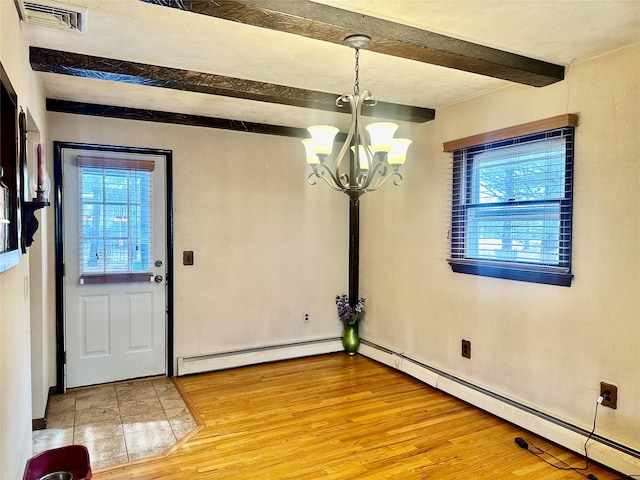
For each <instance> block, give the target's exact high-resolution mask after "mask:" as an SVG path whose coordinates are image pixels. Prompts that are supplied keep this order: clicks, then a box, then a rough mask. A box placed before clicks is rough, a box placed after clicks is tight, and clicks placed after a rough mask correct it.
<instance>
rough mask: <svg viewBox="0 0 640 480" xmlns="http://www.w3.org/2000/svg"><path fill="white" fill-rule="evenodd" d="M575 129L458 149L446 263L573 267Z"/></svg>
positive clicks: (453, 171) (566, 269) (563, 268)
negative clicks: (449, 256)
mask: <svg viewBox="0 0 640 480" xmlns="http://www.w3.org/2000/svg"><path fill="white" fill-rule="evenodd" d="M573 148H574V145H573V127H565V128H557V129H553V130H549V131H546V132H541V133H535V134H531V135H525V136H521V137H516V138H510V139H506V140H500V141H496V142H492V143H487V144H483V145H475V146H470V147H465V148H460V149H457V150H455V151H454V152H453V161H452V170H451V171H452V215H451V219H452V220H451V234H450V248H451V259H450V263H451V262H457V263H465V262H466V263H469V264H474V263H477V264H483V263H484V264H489V263H491V264H493V265H497V266H500V267H504V268H518V269H529V270H539V269H543V270H544V269H548V270H555V271H558V272H565V273H568V272H569V271H570V266H571V235H572V228H571V224H572V222H571V216H572V198H573Z"/></svg>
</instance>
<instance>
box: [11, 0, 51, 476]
mask: <svg viewBox="0 0 640 480" xmlns="http://www.w3.org/2000/svg"><path fill="white" fill-rule="evenodd" d="M0 61H2V65H3V67H4V69H5V71H6V72H7V74H8V76H9V79H10V81H11V84H12V86H13V88H14V89H15V90H16V93H17V96H18V103H19V105H20V106H21V107H22V108H23V109H24V111H25V112H27V111H28V112H29V113H30V114H31V115H32V116H33V119H34V122H35V123H37V124H38V125H40V126H41V133H42V135H43V137H44V138H46V130H45V129H44V127H45V125H44V116H45V112H44V98H43V95H42V91H41V88H40V85H39V83H38V82H37V80H36V79H35V76H34V75H33V74H32V73H31V69H30V67H29V65H28V48H27V44H26V41H25V39H24V35H23V32H22V28H21V25H20V23H19V20H18V16H17V12H16V9H15V6H14V4H13V2H9V1H0ZM42 215H44V220H45V221H44V222H43V223H44V224H45V225H43V227H42V228H41V232H43V231H44V232H45V233H44V235H45V237H46V236H47V235H48V231H47V226H46V216H47V213H44V214H40V215H39V217H40V218H41V219H42V218H43V216H42ZM29 263H30V259H29V255H22V256H21V261H20V263H19V264H18V265H17V266H16V267H13V268H11V269H10V270H7V271H5V272H3V273H0V478H2V479H5V478H6V479H14V478H16V479H17V478H22V473H23V470H24V466H25V462H26V460H27V458H29V456H30V455H31V418H32V410H31V407H32V396H31V344H30V343H31V342H30V327H34V326H35V327H36V328H39V329H40V330H41V331H43V330H44V329H45V328H46V325H49V324H51V322H52V321H53V319H52V317H50V316H49V315H50V312H52V311H53V307H52V305H51V304H50V303H49V302H48V300H47V298H48V297H49V294H48V293H45V294H44V295H43V296H40V295H38V298H35V299H31V298H30V297H29V292H30V285H29V283H30V271H31V274H33V273H34V272H35V273H36V274H37V276H38V278H42V277H43V276H44V277H46V271H47V266H46V265H45V266H43V265H42V263H40V261H39V259H37V260H36V261H34V262H32V265H31V266H30V265H29ZM43 273H44V275H43ZM37 281H38V283H39V287H38V289H36V290H38V291H39V290H40V289H42V288H44V290H43V291H44V292H48V290H47V289H48V288H49V287H48V286H47V285H46V284H45V285H44V287H43V286H42V284H41V282H40V280H37ZM31 300H33V301H34V302H35V304H36V305H37V306H38V309H40V308H41V309H42V310H41V311H38V312H37V313H38V318H39V323H38V324H37V325H31V324H30V303H31ZM40 336H41V337H42V335H40ZM36 359H37V362H38V363H39V364H40V373H41V374H44V375H46V374H48V371H45V370H47V368H46V367H45V366H44V365H43V363H45V362H46V360H45V359H44V353H42V352H41V353H39V354H38V353H36ZM44 383H45V385H43V386H42V388H40V389H39V390H40V392H43V391H46V390H48V384H47V382H46V380H45V381H44ZM39 400H40V403H41V404H43V401H44V399H43V398H40V399H39ZM43 413H44V411H43Z"/></svg>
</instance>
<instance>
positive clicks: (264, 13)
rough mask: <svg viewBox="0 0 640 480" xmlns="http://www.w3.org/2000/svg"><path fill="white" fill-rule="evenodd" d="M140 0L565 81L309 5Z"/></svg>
mask: <svg viewBox="0 0 640 480" xmlns="http://www.w3.org/2000/svg"><path fill="white" fill-rule="evenodd" d="M140 1H142V2H145V3H151V4H155V5H162V6H166V7H172V8H177V9H179V10H184V11H188V12H193V13H197V14H201V15H208V16H211V17H217V18H222V19H225V20H230V21H234V22H239V23H243V24H247V25H253V26H255V27H261V28H268V29H271V30H277V31H280V32H285V33H292V34H296V35H301V36H304V37H308V38H314V39H317V40H323V41H326V42H331V43H337V44H343V42H344V39H345V38H346V37H347V36H349V35H354V34H366V35H368V36H370V37H371V39H372V42H371V44H370V45H369V46H368V47H367V50H370V51H373V52H378V53H384V54H387V55H393V56H396V57H402V58H407V59H411V60H415V61H418V62H424V63H429V64H432V65H438V66H442V67H448V68H453V69H456V70H462V71H465V72H471V73H476V74H479V75H485V76H489V77H494V78H500V79H503V80H508V81H510V82H515V83H521V84H524V85H531V86H534V87H543V86H546V85H550V84H552V83H555V82H558V81H560V80H563V79H564V67H563V66H561V65H555V64H552V63H548V62H543V61H541V60H536V59H534V58H529V57H525V56H522V55H517V54H514V53H510V52H506V51H503V50H498V49H495V48H490V47H486V46H484V45H479V44H476V43H472V42H467V41H464V40H459V39H457V38H453V37H448V36H446V35H440V34H437V33H433V32H429V31H427V30H421V29H419V28H414V27H410V26H408V25H403V24H399V23H395V22H391V21H388V20H383V19H380V18H376V17H371V16H368V15H363V14H361V13H357V12H352V11H349V10H343V9H340V8H336V7H332V6H328V5H322V4H319V3H315V2H311V1H308V0H296V1H283V0H216V1H212V0H140Z"/></svg>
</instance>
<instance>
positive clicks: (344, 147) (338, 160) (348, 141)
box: [333, 93, 358, 190]
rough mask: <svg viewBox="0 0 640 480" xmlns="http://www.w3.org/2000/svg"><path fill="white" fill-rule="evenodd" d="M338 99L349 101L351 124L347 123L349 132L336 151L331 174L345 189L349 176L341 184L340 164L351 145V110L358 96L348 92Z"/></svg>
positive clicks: (353, 124)
mask: <svg viewBox="0 0 640 480" xmlns="http://www.w3.org/2000/svg"><path fill="white" fill-rule="evenodd" d="M339 100H341V102H342V103H349V104H350V106H351V124H350V125H349V133H348V134H347V138H346V139H345V141H344V143H343V144H342V148H341V149H340V153H338V156H337V157H336V166H335V175H333V176H334V177H335V178H337V179H339V181H338V182H337V184H338V185H340V187H341V188H342V189H343V190H346V189H347V188H348V187H349V186H350V185H349V181H350V179H349V176H348V175H347V176H346V182H345V183H344V184H343V183H342V182H341V181H340V180H341V179H342V178H343V177H344V175H340V165H341V164H342V160H343V159H344V157H345V156H346V154H347V152H348V151H349V146H350V145H351V140H352V139H353V134H354V132H355V130H356V125H357V124H356V118H357V116H356V115H354V114H353V110H354V109H356V108H357V104H358V96H357V95H356V96H355V97H354V96H353V95H350V94H348V93H346V94H344V95H342V97H340V98H339Z"/></svg>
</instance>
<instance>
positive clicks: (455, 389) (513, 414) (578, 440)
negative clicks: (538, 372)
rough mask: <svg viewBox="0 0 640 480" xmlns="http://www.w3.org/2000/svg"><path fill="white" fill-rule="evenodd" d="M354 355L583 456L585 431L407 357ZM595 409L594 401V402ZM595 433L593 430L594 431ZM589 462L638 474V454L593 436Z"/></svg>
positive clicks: (365, 349) (376, 349) (382, 352)
mask: <svg viewBox="0 0 640 480" xmlns="http://www.w3.org/2000/svg"><path fill="white" fill-rule="evenodd" d="M358 352H359V353H360V354H362V355H364V356H366V357H369V358H371V359H372V360H376V361H378V362H380V363H383V364H385V365H388V366H390V367H392V368H394V369H396V370H399V371H401V372H404V373H406V374H408V375H411V376H412V377H414V378H416V379H418V380H420V381H422V382H424V383H426V384H427V385H430V386H432V387H434V388H437V389H438V390H441V391H443V392H445V393H448V394H450V395H452V396H454V397H456V398H459V399H460V400H464V401H465V402H467V403H470V404H471V405H474V406H476V407H478V408H481V409H482V410H484V411H487V412H489V413H491V414H493V415H495V416H497V417H500V418H502V419H504V420H506V421H508V422H510V423H513V424H515V425H517V426H518V427H521V428H523V429H525V430H528V431H530V432H533V433H535V434H537V435H540V436H541V437H544V438H546V439H548V440H550V441H552V442H555V443H557V444H559V445H562V446H563V447H565V448H568V449H569V450H572V451H574V452H576V453H578V454H580V455H584V442H585V441H586V439H587V437H588V435H589V433H590V432H589V431H586V430H584V429H582V428H579V427H576V426H575V425H572V424H570V423H568V422H565V421H563V420H560V419H558V418H555V417H553V416H551V415H549V414H546V413H544V412H540V411H538V410H535V409H533V408H531V407H528V406H526V405H523V404H521V403H518V402H515V401H513V400H510V399H508V398H506V397H503V396H501V395H497V394H495V393H493V392H490V391H489V390H486V389H484V388H481V387H478V386H476V385H473V384H471V383H469V382H467V381H465V380H462V379H459V378H457V377H455V376H453V375H450V374H448V373H446V372H442V371H439V370H437V369H435V368H432V367H429V366H428V365H425V364H423V363H420V362H418V361H416V360H414V359H411V358H410V357H407V356H405V355H402V354H399V353H396V352H393V351H391V350H389V349H387V348H385V347H382V346H380V345H376V344H375V343H372V342H369V341H366V340H363V341H362V344H361V345H360V349H359V350H358ZM594 405H595V399H594ZM596 432H597V429H596ZM514 445H515V444H514ZM587 451H588V453H589V458H590V459H592V460H594V461H595V462H598V463H601V464H603V465H606V466H608V467H609V468H612V469H614V470H616V471H618V472H621V473H624V474H626V475H631V474H638V473H640V451H638V450H634V449H632V448H630V447H627V446H625V445H621V444H619V443H616V442H614V441H611V440H609V439H607V438H604V437H602V436H600V435H598V434H597V433H596V434H594V435H593V436H592V437H591V439H590V440H589V443H588V445H587Z"/></svg>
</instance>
